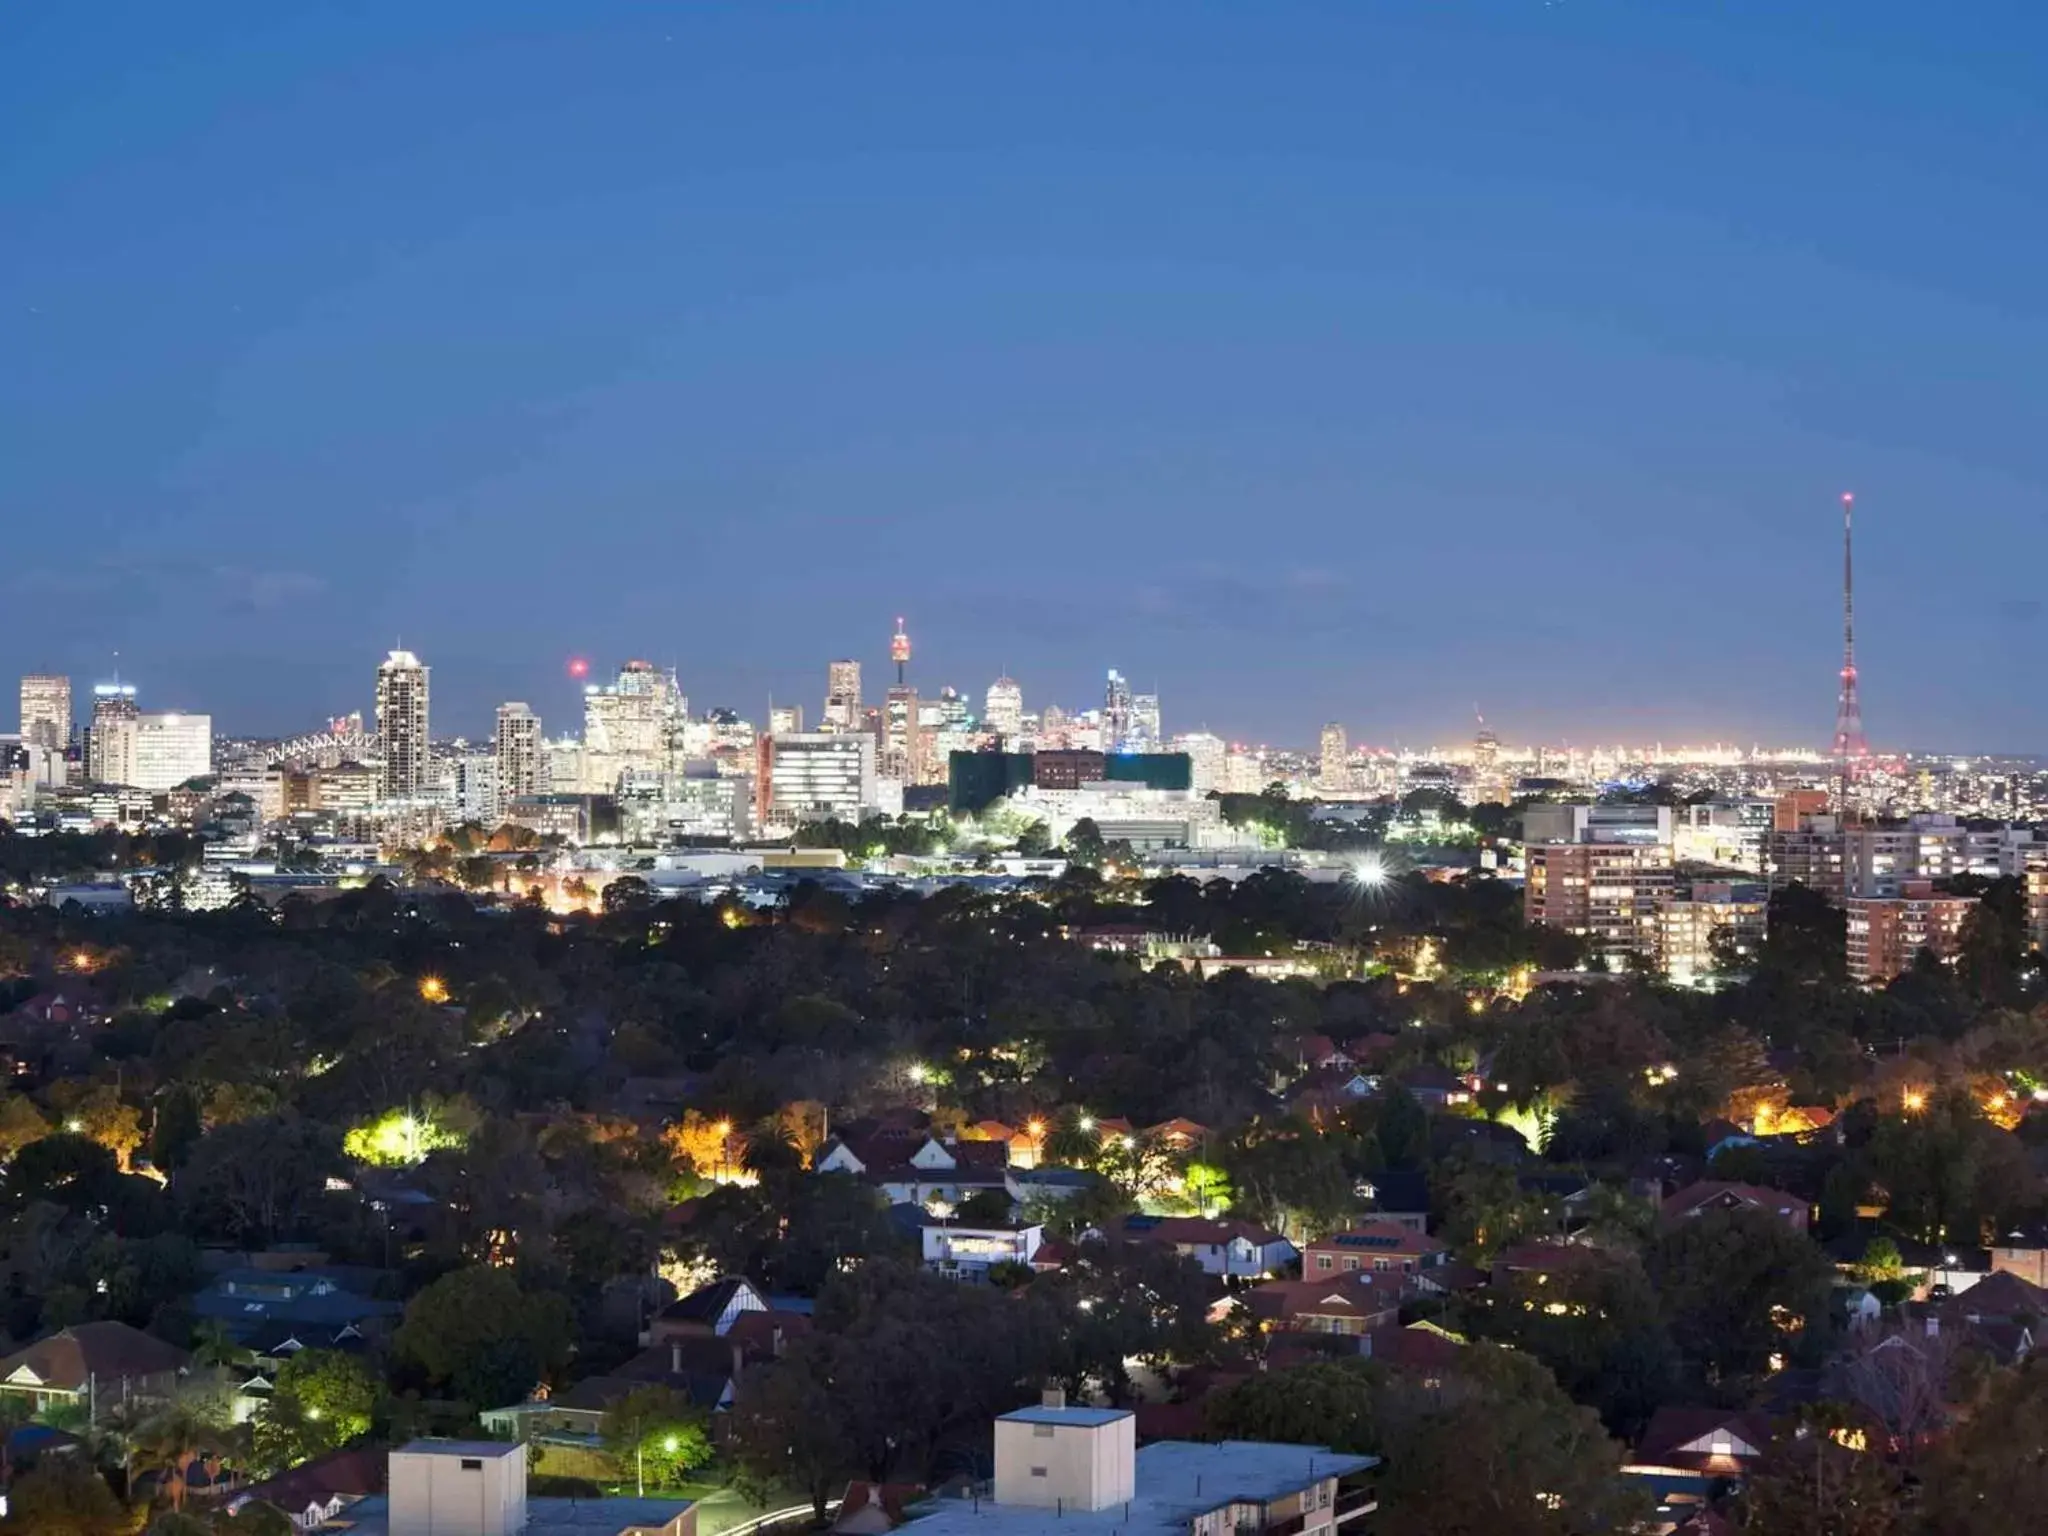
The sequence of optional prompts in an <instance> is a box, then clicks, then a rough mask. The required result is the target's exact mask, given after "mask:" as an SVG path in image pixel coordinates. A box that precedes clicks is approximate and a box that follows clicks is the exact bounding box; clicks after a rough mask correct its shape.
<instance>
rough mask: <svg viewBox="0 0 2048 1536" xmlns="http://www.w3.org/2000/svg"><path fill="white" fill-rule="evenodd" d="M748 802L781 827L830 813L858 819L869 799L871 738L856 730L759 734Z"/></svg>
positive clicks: (872, 781) (765, 819)
mask: <svg viewBox="0 0 2048 1536" xmlns="http://www.w3.org/2000/svg"><path fill="white" fill-rule="evenodd" d="M757 751H758V757H757V759H756V761H757V764H758V768H757V773H756V781H755V788H754V804H755V807H756V810H757V812H758V814H759V817H760V820H761V821H762V823H763V824H764V825H773V826H777V827H782V828H790V827H794V826H797V825H798V824H799V823H802V822H806V821H823V820H825V819H827V818H828V817H836V818H837V819H838V820H840V821H847V822H858V821H859V820H860V819H861V815H862V813H863V812H864V811H866V810H868V809H869V808H871V807H872V806H874V804H875V803H876V799H875V777H876V775H875V742H874V738H873V737H871V736H868V735H866V734H865V733H862V732H846V733H834V734H830V735H828V734H825V733H824V732H818V733H816V734H808V735H792V736H763V737H762V738H761V741H760V745H759V747H758V749H757Z"/></svg>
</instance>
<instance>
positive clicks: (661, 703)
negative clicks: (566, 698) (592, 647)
mask: <svg viewBox="0 0 2048 1536" xmlns="http://www.w3.org/2000/svg"><path fill="white" fill-rule="evenodd" d="M688 715H689V705H688V704H687V702H686V701H685V700H684V698H683V693H682V689H681V687H680V686H679V685H678V684H677V682H676V675H675V673H674V672H669V671H663V670H662V669H660V668H658V667H656V666H654V665H653V664H652V663H650V662H645V661H629V662H627V663H626V664H625V665H624V666H623V667H621V668H619V675H618V678H617V680H616V681H614V682H613V683H611V684H610V685H609V686H604V687H600V686H599V685H598V684H596V683H591V684H588V685H586V686H585V688H584V690H583V751H584V763H583V775H584V787H585V788H586V789H588V790H590V791H592V792H594V793H597V794H609V793H611V791H612V790H613V789H614V788H615V787H616V786H617V784H618V781H619V777H620V775H622V774H650V773H666V772H668V771H669V769H670V767H671V766H672V764H673V759H674V757H675V755H676V748H678V747H679V746H680V745H681V742H682V737H683V726H684V724H685V722H686V721H687V719H688Z"/></svg>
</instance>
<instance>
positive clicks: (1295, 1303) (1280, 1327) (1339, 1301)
mask: <svg viewBox="0 0 2048 1536" xmlns="http://www.w3.org/2000/svg"><path fill="white" fill-rule="evenodd" d="M1401 1292H1402V1284H1401V1277H1400V1276H1399V1275H1373V1274H1365V1273H1360V1272H1354V1273H1351V1274H1348V1275H1334V1276H1330V1277H1327V1278H1317V1279H1313V1280H1269V1281H1267V1282H1266V1283H1265V1284H1264V1285H1261V1286H1255V1287H1254V1288H1253V1289H1252V1290H1251V1291H1249V1292H1247V1293H1246V1295H1245V1304H1246V1306H1247V1307H1249V1308H1250V1310H1251V1314H1252V1316H1254V1317H1256V1318H1257V1319H1259V1321H1260V1322H1261V1323H1262V1324H1264V1325H1266V1327H1267V1329H1268V1331H1271V1332H1279V1333H1328V1334H1338V1335H1341V1336H1344V1337H1347V1338H1357V1339H1363V1338H1364V1337H1365V1336H1366V1335H1368V1334H1370V1333H1372V1332H1373V1331H1374V1330H1375V1329H1379V1328H1388V1327H1392V1326H1393V1325H1394V1324H1395V1323H1396V1322H1398V1321H1399V1320H1400V1317H1401Z"/></svg>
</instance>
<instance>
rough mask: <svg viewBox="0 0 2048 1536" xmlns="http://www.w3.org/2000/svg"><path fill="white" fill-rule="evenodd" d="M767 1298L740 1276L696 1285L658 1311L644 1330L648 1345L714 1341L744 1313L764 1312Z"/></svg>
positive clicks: (729, 1330) (749, 1281)
mask: <svg viewBox="0 0 2048 1536" xmlns="http://www.w3.org/2000/svg"><path fill="white" fill-rule="evenodd" d="M767 1310H768V1299H767V1298H766V1297H765V1296H763V1295H762V1294H761V1293H760V1291H759V1290H757V1289H756V1288H755V1287H754V1283H753V1282H752V1281H751V1280H748V1279H747V1278H746V1277H745V1276H744V1275H734V1276H729V1277H728V1278H726V1279H723V1280H714V1281H712V1282H711V1283H710V1284H709V1285H700V1286H699V1287H697V1289H696V1290H694V1291H692V1292H690V1294H689V1295H687V1296H679V1297H677V1298H676V1299H675V1300H674V1301H672V1302H670V1303H669V1304H668V1305H667V1306H665V1307H663V1308H662V1309H661V1311H660V1312H658V1313H656V1314H655V1318H654V1322H653V1324H652V1325H651V1326H650V1328H649V1330H648V1342H649V1343H652V1344H658V1343H661V1342H663V1341H664V1340H667V1339H681V1338H693V1337H694V1338H716V1339H722V1338H724V1337H725V1336H726V1335H727V1334H729V1333H731V1332H732V1329H733V1325H734V1324H735V1323H737V1322H738V1321H739V1319H740V1318H741V1316H743V1315H744V1314H746V1313H748V1312H766V1311H767Z"/></svg>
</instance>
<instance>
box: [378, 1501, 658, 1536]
mask: <svg viewBox="0 0 2048 1536" xmlns="http://www.w3.org/2000/svg"><path fill="white" fill-rule="evenodd" d="M690 1504H691V1501H690V1500H688V1499H634V1498H619V1499H528V1500H527V1501H526V1524H525V1526H524V1527H523V1528H522V1530H521V1531H520V1533H519V1536H619V1532H621V1531H630V1530H636V1529H640V1530H659V1529H660V1528H661V1527H662V1526H665V1525H667V1524H668V1523H669V1522H670V1521H672V1520H674V1519H675V1518H676V1516H678V1515H680V1514H682V1513H683V1512H684V1511H685V1510H687V1509H688V1508H689V1507H690ZM342 1519H343V1521H344V1522H345V1523H346V1526H347V1530H348V1536H403V1533H398V1532H394V1531H393V1530H392V1529H391V1499H390V1496H389V1495H388V1494H382V1493H379V1494H375V1495H372V1496H371V1497H370V1498H367V1499H362V1500H359V1501H357V1502H356V1503H354V1504H351V1505H349V1507H348V1509H347V1511H346V1513H345V1514H344V1515H343V1516H342Z"/></svg>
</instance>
